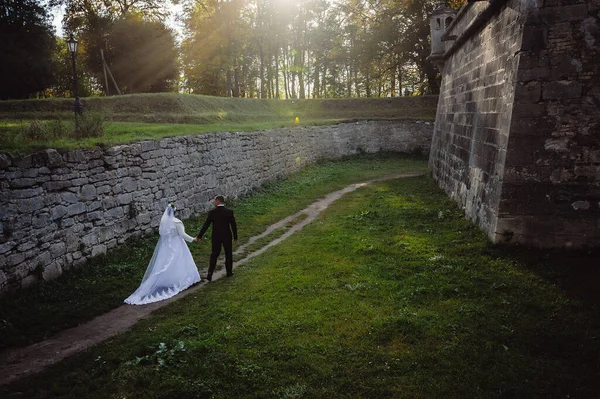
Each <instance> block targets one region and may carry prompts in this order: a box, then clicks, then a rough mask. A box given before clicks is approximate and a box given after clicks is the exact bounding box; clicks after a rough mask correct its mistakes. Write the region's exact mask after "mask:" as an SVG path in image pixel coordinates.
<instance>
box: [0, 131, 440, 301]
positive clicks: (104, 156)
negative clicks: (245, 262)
mask: <svg viewBox="0 0 600 399" xmlns="http://www.w3.org/2000/svg"><path fill="white" fill-rule="evenodd" d="M432 128H433V126H432V124H431V123H429V122H410V121H406V122H360V123H346V124H340V125H336V126H326V127H298V128H293V129H277V130H272V131H266V132H254V133H214V134H204V135H197V136H184V137H174V138H167V139H163V140H160V141H144V142H140V143H136V144H131V145H122V146H118V147H113V148H109V149H106V150H101V149H90V150H80V151H68V152H57V151H55V150H46V151H44V152H40V153H36V154H33V155H28V156H24V157H17V158H12V157H9V156H7V155H0V220H1V225H0V233H1V234H0V293H2V292H5V291H8V290H11V289H18V288H20V287H24V286H27V285H29V284H31V283H33V282H35V281H36V280H38V279H40V278H42V279H45V280H48V279H52V278H54V277H57V276H58V275H60V274H61V273H62V272H63V271H64V270H66V269H69V268H71V267H73V266H78V265H81V264H82V263H84V262H85V261H86V260H87V259H89V258H90V257H93V256H96V255H99V254H103V253H105V252H106V251H107V250H108V249H110V248H113V247H115V246H117V245H119V244H122V243H123V242H125V241H126V240H127V239H128V238H130V237H132V236H138V235H141V234H145V233H150V232H152V231H154V230H155V229H156V227H157V226H158V223H159V219H160V215H161V214H162V212H163V211H164V208H165V206H166V205H167V203H169V202H174V203H175V204H176V205H177V206H178V208H180V209H182V213H183V215H182V216H183V217H184V218H187V217H189V216H190V215H192V214H197V213H200V212H202V211H205V210H206V209H207V208H208V207H209V206H210V201H211V199H212V198H214V196H215V195H217V194H225V195H227V196H230V197H237V196H239V195H241V194H244V193H246V192H248V191H249V190H251V189H252V188H254V187H257V186H259V185H261V184H263V183H264V182H266V181H269V180H273V179H276V178H280V177H284V176H286V175H288V174H289V173H292V172H294V171H297V170H298V169H299V168H301V167H302V166H304V165H306V164H310V163H313V162H315V161H316V160H319V159H328V158H339V157H341V156H344V155H350V154H355V153H357V152H362V151H364V152H368V153H375V152H379V151H393V152H422V153H427V152H428V151H429V147H430V143H431V133H432ZM190 233H191V234H195V232H190Z"/></svg>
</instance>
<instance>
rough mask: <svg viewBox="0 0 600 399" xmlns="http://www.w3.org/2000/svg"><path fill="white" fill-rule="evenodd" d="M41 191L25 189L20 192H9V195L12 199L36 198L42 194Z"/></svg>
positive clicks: (39, 189) (38, 188)
mask: <svg viewBox="0 0 600 399" xmlns="http://www.w3.org/2000/svg"><path fill="white" fill-rule="evenodd" d="M42 192H43V190H42V188H41V187H36V188H26V189H22V190H10V192H9V195H10V198H12V199H25V198H32V197H37V196H39V195H40V194H42Z"/></svg>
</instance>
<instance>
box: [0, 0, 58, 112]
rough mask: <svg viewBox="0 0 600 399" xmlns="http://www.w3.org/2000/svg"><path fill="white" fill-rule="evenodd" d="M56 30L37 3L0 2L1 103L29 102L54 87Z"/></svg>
mask: <svg viewBox="0 0 600 399" xmlns="http://www.w3.org/2000/svg"><path fill="white" fill-rule="evenodd" d="M54 46H55V41H54V30H53V28H52V26H51V24H50V22H49V18H48V13H47V12H46V10H45V9H44V8H43V7H41V6H40V5H39V4H37V2H36V1H35V0H0V54H2V62H0V99H2V100H5V99H11V98H16V99H19V98H28V97H31V96H32V95H34V94H35V93H38V92H40V91H42V90H44V89H46V88H47V87H49V86H50V85H51V84H52V83H53V75H54V63H53V61H52V54H53V51H54Z"/></svg>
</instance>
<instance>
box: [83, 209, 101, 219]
mask: <svg viewBox="0 0 600 399" xmlns="http://www.w3.org/2000/svg"><path fill="white" fill-rule="evenodd" d="M86 216H87V217H86V219H87V220H89V221H94V220H102V219H103V218H104V212H103V211H101V210H99V211H94V212H88V213H87V214H86Z"/></svg>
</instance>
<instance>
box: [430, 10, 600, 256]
mask: <svg viewBox="0 0 600 399" xmlns="http://www.w3.org/2000/svg"><path fill="white" fill-rule="evenodd" d="M482 21H483V22H482ZM478 24H479V25H480V26H478ZM599 24H600V2H599V1H597V0H595V1H587V2H586V1H582V0H570V1H560V0H546V1H534V0H510V1H502V0H494V1H492V2H490V3H487V2H477V3H469V4H467V5H466V6H465V7H464V8H463V9H462V10H461V12H460V13H459V15H458V16H457V19H456V21H455V23H454V24H453V25H452V26H451V27H450V28H449V31H448V33H447V36H448V38H449V39H454V41H453V44H452V45H451V46H449V47H450V50H448V51H447V52H446V54H445V65H444V69H443V72H442V76H443V81H442V90H441V95H440V98H439V104H438V112H437V117H436V123H435V128H434V137H433V144H432V149H431V155H430V167H431V170H432V172H433V176H434V178H435V179H436V180H437V181H438V182H439V183H440V185H441V186H442V187H443V188H444V189H445V190H446V191H447V192H448V193H449V194H450V195H451V196H452V197H454V198H455V199H456V200H457V201H458V203H459V204H460V205H462V206H463V207H464V208H465V213H466V214H467V215H468V216H469V217H470V218H471V219H472V220H474V221H475V222H476V223H477V224H478V225H479V226H481V227H482V228H483V229H484V230H485V231H486V232H487V233H488V235H489V237H490V238H491V239H492V240H493V241H495V242H517V243H525V244H528V245H533V246H540V247H581V246H588V245H589V246H596V245H598V244H600V113H599V112H598V109H599V106H600V68H599V66H600V54H598V50H599V49H600V26H599Z"/></svg>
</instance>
